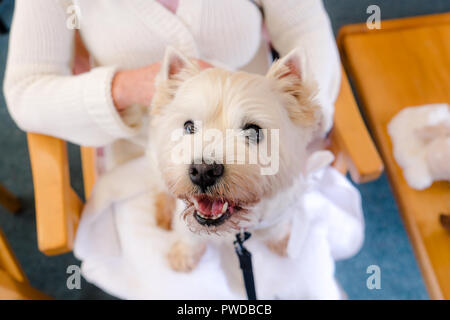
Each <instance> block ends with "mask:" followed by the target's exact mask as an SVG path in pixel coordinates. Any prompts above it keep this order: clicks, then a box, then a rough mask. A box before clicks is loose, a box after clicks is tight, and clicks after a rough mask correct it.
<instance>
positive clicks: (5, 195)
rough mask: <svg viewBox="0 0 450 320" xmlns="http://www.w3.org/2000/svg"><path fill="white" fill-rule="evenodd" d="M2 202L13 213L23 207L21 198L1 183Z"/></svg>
mask: <svg viewBox="0 0 450 320" xmlns="http://www.w3.org/2000/svg"><path fill="white" fill-rule="evenodd" d="M0 204H1V205H2V206H4V207H5V208H6V209H8V210H9V211H10V212H13V213H15V212H18V211H19V210H20V208H21V205H20V201H19V199H17V197H16V196H15V195H13V194H12V193H11V192H10V191H9V190H8V189H6V188H5V187H4V186H2V185H1V184H0Z"/></svg>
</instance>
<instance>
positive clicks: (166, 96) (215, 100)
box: [148, 48, 322, 271]
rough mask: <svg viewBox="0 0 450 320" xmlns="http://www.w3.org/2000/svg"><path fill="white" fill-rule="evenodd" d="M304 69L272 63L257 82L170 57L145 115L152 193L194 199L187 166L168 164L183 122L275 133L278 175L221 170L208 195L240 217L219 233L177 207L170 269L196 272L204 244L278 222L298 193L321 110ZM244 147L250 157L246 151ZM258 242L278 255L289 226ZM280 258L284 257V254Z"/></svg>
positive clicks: (295, 55) (297, 63) (292, 57)
mask: <svg viewBox="0 0 450 320" xmlns="http://www.w3.org/2000/svg"><path fill="white" fill-rule="evenodd" d="M303 69H304V67H303V62H302V60H301V57H300V54H299V52H297V51H293V52H291V53H290V54H288V55H287V56H286V57H284V58H283V59H281V60H279V61H277V62H275V63H274V64H273V66H272V67H271V69H270V70H269V72H268V73H267V75H266V76H261V75H256V74H249V73H245V72H230V71H226V70H224V69H220V68H209V69H205V70H200V69H199V67H198V66H197V64H196V63H195V62H193V61H191V60H190V59H188V58H187V57H184V56H183V55H182V54H181V53H180V52H178V51H176V50H174V49H172V48H169V49H168V50H167V52H166V55H165V58H164V62H163V65H162V70H161V74H160V76H159V79H158V81H157V84H156V93H155V96H154V98H153V102H152V106H151V116H150V119H151V120H150V129H149V137H150V142H149V146H148V156H149V159H150V161H151V162H153V164H152V166H151V167H152V168H155V170H154V172H152V173H151V174H152V175H153V178H152V181H153V183H154V185H153V188H154V189H155V192H156V193H158V192H166V193H168V194H171V195H173V196H175V197H177V198H178V199H189V197H190V196H192V194H195V193H196V192H198V189H197V188H196V186H195V185H194V184H193V183H192V182H191V181H190V179H189V175H188V164H176V163H173V162H172V161H170V159H171V153H172V151H173V148H174V147H175V142H173V141H171V139H170V137H171V134H172V132H173V131H174V130H177V129H180V128H183V124H184V123H185V122H186V121H187V120H192V121H199V120H200V121H202V123H203V129H209V128H214V129H217V130H220V131H222V132H224V133H225V130H226V129H240V128H242V126H243V125H244V124H245V123H253V124H258V125H259V126H260V127H261V128H264V129H280V131H279V134H280V139H279V141H280V143H279V171H278V173H276V174H275V175H261V173H260V166H259V165H258V164H245V165H240V164H231V165H230V164H225V175H224V177H223V179H221V180H220V182H219V183H218V184H217V185H215V186H213V187H212V188H211V190H210V195H212V196H220V197H225V198H227V199H233V200H235V201H236V202H237V203H240V204H241V206H242V207H243V208H245V212H244V213H238V214H236V215H234V214H233V215H232V216H231V218H230V219H228V220H229V222H228V221H227V222H225V223H224V224H223V225H222V226H219V227H212V226H210V227H206V226H201V225H200V224H198V223H197V222H196V220H195V219H193V218H192V215H193V214H192V210H189V208H187V209H186V203H185V202H183V201H181V200H179V201H178V202H177V210H176V211H177V212H176V213H175V216H174V220H173V231H174V232H176V233H177V234H179V241H178V242H177V243H176V244H174V246H173V247H172V250H171V252H170V253H169V255H168V256H169V260H170V262H171V265H172V267H173V268H174V269H177V270H181V271H189V270H191V269H192V268H194V267H195V265H196V263H197V261H198V259H199V258H200V257H201V254H202V252H203V251H204V247H205V243H206V242H207V241H231V239H230V237H232V236H234V233H235V232H236V231H237V230H238V229H239V228H241V227H252V226H255V225H257V224H258V223H261V222H263V221H270V220H272V219H275V218H276V216H277V215H278V214H280V212H282V211H283V208H284V207H285V206H286V205H287V204H289V202H290V198H291V197H292V196H293V195H294V192H298V188H297V187H294V185H293V184H294V178H295V177H298V176H299V175H300V174H301V173H302V171H303V170H304V169H305V162H306V158H307V145H308V144H309V142H310V141H311V139H312V137H313V135H314V133H315V132H316V131H317V130H318V128H319V127H320V126H321V121H322V117H321V112H322V110H321V108H320V106H319V105H318V103H317V102H316V99H315V96H316V85H315V83H314V81H313V80H312V79H306V78H305V74H304V73H303V72H302V70H303ZM194 136H195V134H194V135H186V136H184V137H183V139H194ZM218 143H222V141H219V142H218ZM238 143H239V142H238ZM240 143H245V142H244V141H241V142H240ZM243 147H244V149H245V150H246V151H247V152H255V151H254V149H252V147H251V145H249V144H246V145H245V146H243ZM196 156H198V155H194V156H193V157H196ZM216 157H217V159H208V160H210V161H211V160H215V161H221V160H223V159H222V157H223V155H222V154H218V155H216ZM219 158H220V159H219ZM192 160H194V159H192ZM183 218H184V219H183ZM191 231H194V232H191ZM256 236H258V237H261V238H262V239H263V241H267V242H268V243H270V244H271V246H270V247H272V248H278V247H279V246H277V244H279V243H283V242H286V241H285V240H286V238H287V237H288V236H289V226H288V224H287V223H286V222H285V221H283V222H281V223H278V224H277V225H275V226H273V227H272V228H269V229H267V230H261V231H260V232H258V233H257V235H256ZM275 250H277V249H275ZM278 251H279V252H278V253H280V254H282V252H281V251H282V250H281V251H280V250H278Z"/></svg>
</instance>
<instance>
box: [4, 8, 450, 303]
mask: <svg viewBox="0 0 450 320" xmlns="http://www.w3.org/2000/svg"><path fill="white" fill-rule="evenodd" d="M324 3H325V6H326V8H327V10H328V12H329V14H330V17H331V20H332V24H333V28H334V30H335V32H336V31H337V30H338V29H339V27H340V26H342V25H344V24H349V23H356V22H363V21H365V20H366V19H367V16H368V15H367V14H366V8H367V6H369V5H371V4H377V5H378V6H379V7H380V8H381V18H382V19H388V18H395V17H405V16H413V15H421V14H430V13H438V12H447V11H450V2H449V1H448V0H429V1H423V0H395V1H394V0H384V1H374V0H325V1H324ZM12 10H13V1H12V0H6V1H3V3H2V4H1V6H0V18H1V19H2V20H3V21H5V22H6V24H7V25H9V23H10V20H11V15H12ZM7 46H8V36H7V35H1V36H0V85H2V81H3V75H4V65H5V61H6V53H7ZM0 130H1V132H2V134H1V135H0V150H1V151H0V154H1V156H0V182H1V183H2V184H3V185H4V186H6V187H7V188H9V189H10V190H11V191H12V192H13V193H15V194H16V195H18V196H19V197H20V199H21V201H22V204H23V207H24V208H23V210H22V212H21V213H19V214H17V215H12V214H10V213H8V212H7V211H6V210H5V209H3V208H2V207H0V228H1V229H2V230H3V231H4V233H5V234H6V236H7V238H8V239H9V241H10V243H11V246H12V248H13V250H14V251H15V253H16V255H17V256H18V259H19V261H20V263H21V264H22V266H23V268H24V270H25V272H26V274H27V275H28V277H29V279H30V282H31V284H32V285H33V286H34V287H36V288H38V289H40V290H42V291H43V292H45V293H47V294H49V295H51V296H53V297H55V298H58V299H110V298H113V297H111V296H109V295H107V294H106V293H103V292H102V291H101V290H100V289H98V288H96V287H95V286H93V285H90V284H88V283H86V282H84V281H83V282H82V286H81V287H82V289H81V290H76V289H75V290H69V289H67V286H66V280H67V276H68V275H67V274H66V269H67V267H68V266H69V265H72V264H77V265H79V261H77V260H76V259H75V258H74V257H73V255H72V254H71V253H69V254H65V255H60V256H56V257H46V256H44V255H43V254H41V253H40V252H39V251H38V249H37V243H36V231H35V218H34V200H33V184H32V178H31V170H30V165H29V161H28V152H27V146H26V137H25V134H24V133H23V132H21V131H20V130H19V129H18V128H17V127H16V126H15V124H14V123H13V121H12V120H11V118H10V116H9V114H8V112H7V110H6V107H5V101H4V98H3V96H2V95H1V96H0ZM79 156H80V155H79V150H78V148H77V147H76V146H70V147H69V158H70V163H71V176H72V184H73V185H74V188H75V189H76V190H77V191H78V193H79V194H82V181H81V172H80V160H79V159H80V158H79ZM357 187H358V188H359V190H360V191H361V195H362V199H363V206H364V213H365V219H366V241H365V244H364V247H363V248H362V250H361V252H360V253H359V254H358V255H357V256H355V257H354V258H352V259H349V260H346V261H341V262H338V263H337V266H336V273H337V278H338V280H339V281H340V283H341V284H342V287H343V288H344V290H345V291H346V292H347V294H348V296H349V298H350V299H427V298H428V295H427V293H426V290H425V287H424V283H423V280H422V277H421V275H420V272H419V269H418V267H417V264H416V262H415V260H414V256H413V252H412V249H411V246H410V244H409V241H408V237H407V235H406V233H405V229H404V226H403V224H402V221H401V219H400V216H399V213H398V209H397V207H396V204H395V202H394V199H393V197H392V192H391V190H390V187H389V185H388V183H387V180H386V177H385V176H384V175H383V176H382V177H381V178H380V179H378V180H377V181H375V182H372V183H367V184H363V185H360V186H357ZM370 265H377V266H379V267H380V270H381V289H379V290H376V289H374V290H369V289H368V288H367V286H366V280H367V278H368V276H369V274H367V273H366V270H367V267H368V266H370Z"/></svg>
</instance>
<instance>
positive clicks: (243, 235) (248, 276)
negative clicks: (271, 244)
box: [233, 231, 256, 300]
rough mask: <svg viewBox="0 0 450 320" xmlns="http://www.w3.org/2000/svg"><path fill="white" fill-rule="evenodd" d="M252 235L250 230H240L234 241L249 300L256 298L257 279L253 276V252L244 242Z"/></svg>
mask: <svg viewBox="0 0 450 320" xmlns="http://www.w3.org/2000/svg"><path fill="white" fill-rule="evenodd" d="M250 237H251V233H250V232H247V231H245V232H240V233H237V234H236V240H235V241H234V242H233V244H234V250H235V251H236V254H237V255H238V258H239V264H240V266H241V269H242V275H243V276H244V284H245V290H246V291H247V297H248V300H256V290H255V279H254V278H253V267H252V254H251V253H250V251H248V250H247V248H245V247H244V242H245V241H247V240H248V239H249V238H250Z"/></svg>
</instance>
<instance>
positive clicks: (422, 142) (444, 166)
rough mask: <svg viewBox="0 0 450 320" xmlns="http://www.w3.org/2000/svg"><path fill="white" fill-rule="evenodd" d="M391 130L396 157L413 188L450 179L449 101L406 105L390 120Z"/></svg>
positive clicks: (425, 186) (389, 127)
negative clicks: (413, 105) (412, 105)
mask: <svg viewBox="0 0 450 320" xmlns="http://www.w3.org/2000/svg"><path fill="white" fill-rule="evenodd" d="M438 128H439V129H438ZM388 132H389V135H390V137H391V140H392V146H393V153H394V158H395V160H396V161H397V163H398V165H399V166H400V167H401V168H402V169H403V176H404V177H405V180H406V182H407V183H408V185H409V186H410V187H412V188H415V189H419V190H422V189H425V188H428V187H429V186H431V184H432V183H433V181H435V180H450V106H449V105H448V104H446V103H440V104H432V105H423V106H416V107H407V108H404V109H402V110H401V111H400V112H399V113H398V114H396V115H395V116H394V117H393V118H392V120H391V121H390V122H389V125H388Z"/></svg>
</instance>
